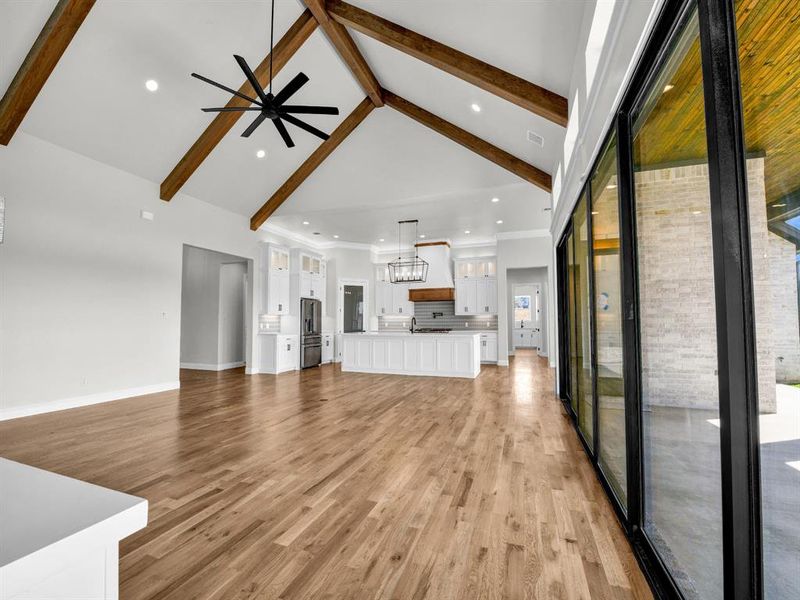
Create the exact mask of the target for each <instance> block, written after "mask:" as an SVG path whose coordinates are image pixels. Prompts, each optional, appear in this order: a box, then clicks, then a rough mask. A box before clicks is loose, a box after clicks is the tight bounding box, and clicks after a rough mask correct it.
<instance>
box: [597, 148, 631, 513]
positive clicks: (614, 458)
mask: <svg viewBox="0 0 800 600" xmlns="http://www.w3.org/2000/svg"><path fill="white" fill-rule="evenodd" d="M591 186H592V244H593V251H594V296H595V301H594V302H595V332H596V335H597V406H598V408H597V418H598V419H599V423H598V428H599V433H598V437H599V444H600V448H599V457H598V459H599V461H600V467H601V468H602V469H603V473H604V474H605V476H606V479H608V482H609V483H610V484H611V487H613V488H614V491H615V492H616V493H617V497H618V498H619V499H620V500H621V501H622V505H623V506H625V497H626V490H625V485H626V481H627V477H626V471H625V469H626V462H625V388H624V385H623V380H622V301H621V299H622V283H621V282H622V278H621V274H620V255H619V199H618V197H617V140H616V138H612V139H611V141H610V142H609V144H608V146H607V147H606V148H605V150H604V151H603V153H602V155H601V156H600V160H599V161H598V163H597V169H596V171H595V173H594V175H593V176H592V183H591Z"/></svg>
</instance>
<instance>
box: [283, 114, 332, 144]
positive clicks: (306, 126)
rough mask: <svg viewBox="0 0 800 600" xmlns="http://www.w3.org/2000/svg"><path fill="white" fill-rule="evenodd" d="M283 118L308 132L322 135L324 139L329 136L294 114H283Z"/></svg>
mask: <svg viewBox="0 0 800 600" xmlns="http://www.w3.org/2000/svg"><path fill="white" fill-rule="evenodd" d="M281 118H282V119H286V121H287V122H289V123H291V124H292V125H294V126H295V127H299V128H300V129H305V130H306V131H307V132H308V133H313V134H314V135H315V136H317V137H321V138H322V139H323V140H327V139H328V138H329V137H331V136H329V135H328V134H327V133H325V132H324V131H320V130H319V129H317V128H316V127H312V126H311V125H309V124H308V123H305V122H303V121H301V120H300V119H296V118H294V117H293V116H292V115H281Z"/></svg>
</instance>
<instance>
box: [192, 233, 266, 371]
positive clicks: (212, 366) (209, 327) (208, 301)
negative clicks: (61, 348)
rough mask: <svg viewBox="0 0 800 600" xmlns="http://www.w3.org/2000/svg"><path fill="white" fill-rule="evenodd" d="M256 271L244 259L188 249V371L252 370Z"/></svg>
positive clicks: (198, 249)
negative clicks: (249, 361) (252, 279)
mask: <svg viewBox="0 0 800 600" xmlns="http://www.w3.org/2000/svg"><path fill="white" fill-rule="evenodd" d="M251 268H252V267H251V262H250V261H249V260H248V259H246V258H244V257H241V256H235V255H232V254H225V253H222V252H215V251H213V250H207V249H205V248H197V247H194V246H188V245H184V247H183V265H182V277H181V346H180V366H181V368H182V369H199V370H204V371H223V370H226V369H234V368H240V367H245V366H246V363H247V344H248V339H249V335H248V330H249V328H248V327H247V323H248V320H249V318H250V310H249V298H250V295H251V287H250V276H249V272H250V269H251Z"/></svg>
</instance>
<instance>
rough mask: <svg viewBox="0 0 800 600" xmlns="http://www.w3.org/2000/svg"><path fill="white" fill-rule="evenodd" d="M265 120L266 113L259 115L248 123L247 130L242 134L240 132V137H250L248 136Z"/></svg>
mask: <svg viewBox="0 0 800 600" xmlns="http://www.w3.org/2000/svg"><path fill="white" fill-rule="evenodd" d="M266 118H267V115H266V113H261V114H260V115H258V116H257V117H256V118H255V119H253V122H252V123H250V126H249V127H248V128H247V129H245V130H244V132H242V137H250V134H251V133H253V132H254V131H255V130H256V129H257V128H258V126H259V125H261V124H262V123H263V122H264V119H266Z"/></svg>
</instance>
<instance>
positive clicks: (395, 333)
mask: <svg viewBox="0 0 800 600" xmlns="http://www.w3.org/2000/svg"><path fill="white" fill-rule="evenodd" d="M481 333H487V332H485V331H463V330H459V331H448V332H446V333H411V332H410V331H362V332H357V333H344V334H342V335H357V336H364V335H375V336H379V335H391V336H408V337H411V336H412V335H413V336H414V337H453V336H456V335H480V334H481Z"/></svg>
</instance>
